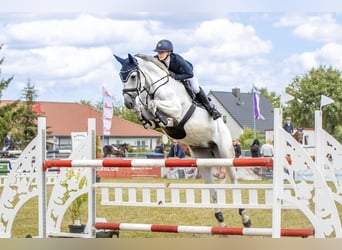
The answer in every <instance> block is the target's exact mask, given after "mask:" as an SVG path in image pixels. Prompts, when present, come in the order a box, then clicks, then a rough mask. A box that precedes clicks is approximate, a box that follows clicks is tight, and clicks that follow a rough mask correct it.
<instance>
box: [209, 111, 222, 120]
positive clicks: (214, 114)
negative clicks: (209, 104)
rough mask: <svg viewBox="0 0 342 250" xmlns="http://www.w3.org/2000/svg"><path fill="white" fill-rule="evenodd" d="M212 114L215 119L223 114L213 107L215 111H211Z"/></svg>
mask: <svg viewBox="0 0 342 250" xmlns="http://www.w3.org/2000/svg"><path fill="white" fill-rule="evenodd" d="M211 116H212V117H213V119H214V120H216V119H218V118H220V117H221V116H222V115H221V113H220V112H218V111H217V110H216V109H213V111H212V112H211Z"/></svg>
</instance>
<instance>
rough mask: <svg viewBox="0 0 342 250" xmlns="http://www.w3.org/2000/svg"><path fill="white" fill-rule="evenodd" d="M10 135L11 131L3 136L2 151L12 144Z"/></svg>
mask: <svg viewBox="0 0 342 250" xmlns="http://www.w3.org/2000/svg"><path fill="white" fill-rule="evenodd" d="M11 136H12V133H11V132H8V133H7V135H6V137H5V140H4V147H3V148H2V150H3V151H7V150H9V148H10V147H11V145H12V138H11Z"/></svg>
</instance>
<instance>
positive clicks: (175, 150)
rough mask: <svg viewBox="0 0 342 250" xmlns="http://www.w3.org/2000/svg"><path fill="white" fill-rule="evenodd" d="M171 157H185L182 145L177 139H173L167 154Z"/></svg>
mask: <svg viewBox="0 0 342 250" xmlns="http://www.w3.org/2000/svg"><path fill="white" fill-rule="evenodd" d="M169 157H177V158H185V153H184V151H183V148H182V145H181V144H180V143H179V142H178V141H177V140H173V141H172V144H171V147H170V151H169V152H168V154H167V158H169Z"/></svg>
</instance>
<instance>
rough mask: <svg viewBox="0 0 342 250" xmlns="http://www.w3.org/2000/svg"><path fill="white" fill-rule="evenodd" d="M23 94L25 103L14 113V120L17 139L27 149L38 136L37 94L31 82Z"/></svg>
mask: <svg viewBox="0 0 342 250" xmlns="http://www.w3.org/2000/svg"><path fill="white" fill-rule="evenodd" d="M22 94H23V98H24V99H25V101H23V102H22V103H21V105H20V106H19V108H18V109H17V110H16V112H15V113H14V118H15V120H16V125H15V126H16V135H17V139H19V140H20V142H21V145H22V147H25V146H26V145H28V143H29V142H30V141H32V140H33V139H34V137H36V135H37V118H38V114H37V113H36V112H35V111H34V110H33V107H34V105H35V104H36V102H35V99H36V98H37V94H36V90H35V88H34V85H32V84H31V82H30V80H29V81H28V82H27V84H26V87H25V88H24V90H23V91H22Z"/></svg>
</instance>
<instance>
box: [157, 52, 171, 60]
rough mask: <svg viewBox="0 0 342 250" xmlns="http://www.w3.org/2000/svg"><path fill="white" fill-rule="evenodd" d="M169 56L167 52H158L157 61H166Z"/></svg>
mask: <svg viewBox="0 0 342 250" xmlns="http://www.w3.org/2000/svg"><path fill="white" fill-rule="evenodd" d="M168 56H169V52H168V51H162V52H161V51H158V59H159V60H160V61H164V60H166V59H167V57H168Z"/></svg>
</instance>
